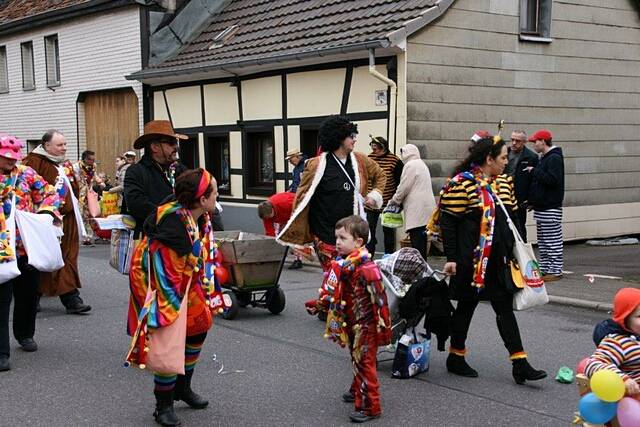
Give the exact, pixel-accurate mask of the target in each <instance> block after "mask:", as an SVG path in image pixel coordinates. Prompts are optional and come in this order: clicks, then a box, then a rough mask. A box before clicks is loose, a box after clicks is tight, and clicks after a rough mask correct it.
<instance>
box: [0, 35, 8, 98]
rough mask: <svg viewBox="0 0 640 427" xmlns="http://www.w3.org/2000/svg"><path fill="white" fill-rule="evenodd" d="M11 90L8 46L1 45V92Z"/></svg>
mask: <svg viewBox="0 0 640 427" xmlns="http://www.w3.org/2000/svg"><path fill="white" fill-rule="evenodd" d="M7 92H9V71H8V68H7V47H6V46H0V93H7Z"/></svg>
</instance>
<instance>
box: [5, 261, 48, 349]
mask: <svg viewBox="0 0 640 427" xmlns="http://www.w3.org/2000/svg"><path fill="white" fill-rule="evenodd" d="M18 268H19V269H20V272H21V273H22V274H20V276H18V277H16V278H15V279H12V280H9V281H8V282H6V283H0V355H4V356H7V357H8V356H9V308H10V307H11V299H12V297H13V300H14V302H13V336H14V337H15V338H16V340H21V339H25V338H33V335H34V334H35V331H36V306H37V304H38V284H39V282H40V272H39V271H38V270H36V269H35V268H33V267H31V266H30V265H27V259H26V257H25V258H20V259H19V260H18Z"/></svg>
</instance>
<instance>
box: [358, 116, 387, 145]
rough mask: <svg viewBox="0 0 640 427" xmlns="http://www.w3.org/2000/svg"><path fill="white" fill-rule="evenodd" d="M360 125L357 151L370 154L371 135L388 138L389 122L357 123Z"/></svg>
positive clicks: (369, 121)
mask: <svg viewBox="0 0 640 427" xmlns="http://www.w3.org/2000/svg"><path fill="white" fill-rule="evenodd" d="M355 123H356V124H357V125H358V139H357V141H356V146H355V150H356V151H360V152H363V153H369V152H370V151H371V149H370V148H369V142H371V138H370V137H369V135H373V136H382V137H384V138H386V137H387V121H386V120H363V121H359V122H355Z"/></svg>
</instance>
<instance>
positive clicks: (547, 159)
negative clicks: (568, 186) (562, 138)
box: [529, 147, 564, 211]
mask: <svg viewBox="0 0 640 427" xmlns="http://www.w3.org/2000/svg"><path fill="white" fill-rule="evenodd" d="M531 175H532V181H531V186H530V187H529V205H530V206H532V207H533V209H534V210H538V211H543V210H547V209H557V208H561V207H562V201H563V200H564V156H563V155H562V148H560V147H551V149H550V150H549V151H547V153H546V154H544V155H543V156H542V157H541V158H540V161H539V162H538V166H536V167H535V168H533V169H532V170H531Z"/></svg>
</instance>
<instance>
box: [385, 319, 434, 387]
mask: <svg viewBox="0 0 640 427" xmlns="http://www.w3.org/2000/svg"><path fill="white" fill-rule="evenodd" d="M430 349H431V340H429V339H427V338H426V337H424V336H422V335H418V334H416V331H415V328H410V329H408V330H407V331H405V333H404V334H403V335H402V337H400V339H399V340H398V346H397V347H396V353H395V356H394V357H393V365H392V367H391V376H392V377H393V378H398V379H407V378H412V377H415V376H416V375H418V374H420V373H422V372H427V371H428V370H429V350H430Z"/></svg>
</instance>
